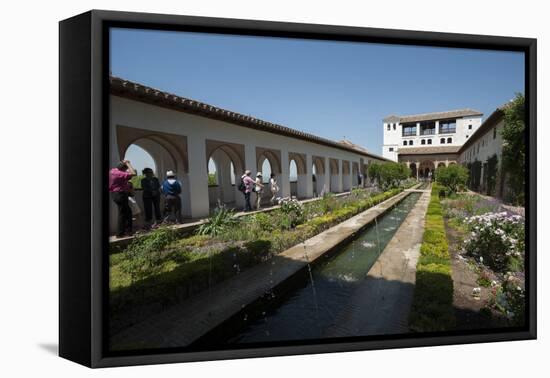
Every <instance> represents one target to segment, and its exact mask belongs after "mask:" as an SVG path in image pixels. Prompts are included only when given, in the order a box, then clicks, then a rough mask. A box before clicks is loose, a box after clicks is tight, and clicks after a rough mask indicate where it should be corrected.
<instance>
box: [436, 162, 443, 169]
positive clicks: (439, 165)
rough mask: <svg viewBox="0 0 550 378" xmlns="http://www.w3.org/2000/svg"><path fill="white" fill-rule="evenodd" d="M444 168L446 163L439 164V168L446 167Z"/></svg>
mask: <svg viewBox="0 0 550 378" xmlns="http://www.w3.org/2000/svg"><path fill="white" fill-rule="evenodd" d="M444 166H445V163H443V162H440V163H439V164H437V168H439V167H444Z"/></svg>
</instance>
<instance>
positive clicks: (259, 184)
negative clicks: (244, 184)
mask: <svg viewBox="0 0 550 378" xmlns="http://www.w3.org/2000/svg"><path fill="white" fill-rule="evenodd" d="M263 190H264V184H263V182H262V172H258V173H256V182H255V187H254V192H256V210H260V202H261V201H262V192H263Z"/></svg>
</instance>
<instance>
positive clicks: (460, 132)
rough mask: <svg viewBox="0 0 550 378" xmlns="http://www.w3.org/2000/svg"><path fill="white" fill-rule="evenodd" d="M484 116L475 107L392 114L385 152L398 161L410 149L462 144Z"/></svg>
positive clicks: (386, 121)
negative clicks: (434, 111)
mask: <svg viewBox="0 0 550 378" xmlns="http://www.w3.org/2000/svg"><path fill="white" fill-rule="evenodd" d="M482 116H483V114H482V113H480V112H479V111H477V110H473V109H460V110H451V111H446V112H436V113H425V114H415V115H406V116H397V115H391V116H388V117H386V118H384V120H383V122H384V123H383V128H384V146H383V152H382V155H383V156H384V157H385V158H387V159H391V160H394V161H398V155H399V154H400V153H402V154H403V153H404V154H406V153H407V149H409V148H414V149H415V151H418V150H419V149H422V148H426V150H430V149H431V147H441V146H444V147H460V146H462V145H463V144H464V143H465V142H466V141H467V140H468V138H469V137H470V136H471V135H472V134H473V133H474V132H475V131H476V130H477V129H478V128H479V126H480V125H481V121H482Z"/></svg>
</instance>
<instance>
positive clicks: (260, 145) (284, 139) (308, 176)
mask: <svg viewBox="0 0 550 378" xmlns="http://www.w3.org/2000/svg"><path fill="white" fill-rule="evenodd" d="M110 101H111V109H110V110H111V116H110V164H111V166H116V164H117V163H118V161H120V159H122V158H123V157H124V155H125V152H126V150H127V149H128V147H129V146H130V145H132V144H136V145H138V146H140V147H141V148H143V149H144V150H146V151H147V152H148V153H149V154H150V155H151V156H152V157H153V160H154V161H155V165H156V167H157V172H156V174H157V176H158V177H159V179H161V180H162V179H164V175H165V172H166V170H169V169H172V170H174V171H176V174H177V177H178V179H179V180H181V181H182V184H183V193H182V206H183V210H182V211H183V215H184V216H185V217H188V218H203V217H206V216H208V215H209V210H210V208H212V206H213V204H215V203H216V202H218V201H221V202H223V203H229V204H233V205H234V206H235V207H237V208H242V207H244V198H243V195H242V193H240V192H239V191H238V185H236V184H238V182H239V180H240V177H241V176H242V174H243V173H244V171H245V170H246V169H250V170H251V171H252V176H255V175H256V172H259V171H261V169H262V166H263V164H264V162H265V160H267V161H268V162H269V165H270V167H271V171H272V173H274V174H275V175H276V179H277V181H278V184H279V187H280V192H279V196H280V197H289V196H291V194H292V193H291V182H290V178H289V174H290V163H291V161H294V163H295V164H296V170H297V172H296V173H297V180H296V183H295V184H292V185H295V194H296V195H297V197H298V198H300V199H306V198H312V197H314V196H318V195H320V194H321V193H322V192H323V191H324V192H328V191H330V192H334V193H338V192H343V191H348V190H350V189H351V188H352V187H355V186H358V185H359V173H361V174H362V175H363V177H365V179H366V178H367V177H368V175H367V172H368V171H367V168H368V164H369V163H371V162H372V161H384V160H385V159H384V158H382V157H380V156H377V155H372V154H370V153H366V152H365V151H360V150H356V149H353V148H349V147H346V146H341V147H340V146H339V144H338V143H336V142H332V141H330V143H325V142H324V141H325V140H322V139H321V138H318V139H319V141H318V140H316V139H315V138H317V137H314V136H311V135H309V134H303V133H301V134H302V135H303V136H302V135H298V136H299V137H294V136H292V135H288V134H291V132H292V133H294V134H296V133H300V132H297V131H295V130H291V129H287V128H284V127H281V126H278V128H279V129H281V130H279V129H275V131H273V130H272V128H271V129H270V128H266V130H262V129H254V128H251V127H247V126H246V125H239V124H238V123H235V122H228V121H225V120H220V119H213V118H212V117H207V116H202V115H200V114H192V113H187V112H184V111H178V110H175V109H170V108H169V107H167V106H160V105H157V104H154V103H150V102H149V101H147V102H146V101H143V100H141V99H137V98H133V97H130V98H129V97H125V96H120V95H114V94H112V95H111V97H110ZM285 130H290V131H289V132H287V133H285ZM210 159H212V160H214V162H215V165H216V182H217V185H215V186H212V185H211V186H209V185H208V162H209V160H210ZM231 170H233V172H231ZM267 180H269V177H264V181H267ZM365 181H366V180H363V183H362V184H364V182H365ZM266 189H267V188H266ZM136 196H137V197H139V196H140V193H137V195H136ZM270 196H271V193H270V192H269V190H265V191H264V197H265V200H268V197H270ZM137 199H138V203H139V202H140V201H139V198H137ZM115 219H116V208H115V206H114V204H111V225H115V224H116V222H115V221H114V220H115Z"/></svg>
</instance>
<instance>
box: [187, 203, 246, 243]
mask: <svg viewBox="0 0 550 378" xmlns="http://www.w3.org/2000/svg"><path fill="white" fill-rule="evenodd" d="M238 222H239V219H238V218H237V217H235V214H234V212H233V210H230V209H227V208H226V207H225V206H218V207H217V208H216V209H215V210H214V214H212V216H211V217H210V218H208V219H207V220H206V222H205V223H203V224H201V225H200V226H199V228H198V229H197V233H198V234H199V235H210V236H219V235H221V234H222V233H223V232H225V231H226V230H227V229H228V228H229V227H231V226H234V225H235V224H237V223H238Z"/></svg>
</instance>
